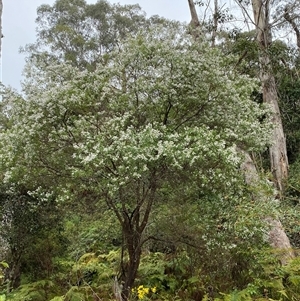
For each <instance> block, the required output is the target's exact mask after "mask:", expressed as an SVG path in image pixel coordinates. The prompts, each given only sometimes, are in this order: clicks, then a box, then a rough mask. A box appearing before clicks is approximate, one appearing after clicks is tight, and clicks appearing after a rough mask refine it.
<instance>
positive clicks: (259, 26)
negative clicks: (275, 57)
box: [252, 0, 288, 194]
mask: <svg viewBox="0 0 300 301" xmlns="http://www.w3.org/2000/svg"><path fill="white" fill-rule="evenodd" d="M269 5H270V1H269V0H266V1H262V0H252V8H253V13H254V21H255V25H256V31H257V37H256V39H257V43H258V45H259V48H260V79H261V82H262V89H263V100H264V102H265V103H267V104H268V105H269V106H270V108H271V112H272V123H273V125H274V129H273V133H272V145H271V146H270V148H269V153H270V163H271V171H272V174H273V177H274V183H275V185H276V187H277V189H278V191H279V193H280V194H282V192H283V191H284V185H285V182H286V180H287V177H288V157H287V151H286V141H285V135H284V131H283V126H282V121H281V114H280V110H279V105H278V93H277V90H276V82H275V77H274V75H273V73H272V66H271V61H270V57H269V55H268V48H269V45H270V43H271V40H272V37H271V32H270V28H269Z"/></svg>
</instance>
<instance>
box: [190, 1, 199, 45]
mask: <svg viewBox="0 0 300 301" xmlns="http://www.w3.org/2000/svg"><path fill="white" fill-rule="evenodd" d="M188 3H189V8H190V13H191V18H192V19H191V22H190V26H191V27H192V32H191V34H192V36H193V37H194V38H195V39H197V38H199V37H200V35H201V34H200V31H201V25H200V21H199V18H198V14H197V11H196V7H195V3H194V1H193V0H188Z"/></svg>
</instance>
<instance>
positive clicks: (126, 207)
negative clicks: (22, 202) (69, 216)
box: [0, 24, 269, 300]
mask: <svg viewBox="0 0 300 301" xmlns="http://www.w3.org/2000/svg"><path fill="white" fill-rule="evenodd" d="M185 31H186V28H185V27H182V26H180V25H179V24H177V25H176V26H175V25H174V27H173V28H167V27H164V26H156V27H154V28H152V30H151V31H146V32H145V31H144V32H141V33H139V34H137V35H136V37H135V38H131V39H129V40H127V41H126V42H124V43H122V44H120V46H119V47H118V48H117V49H115V50H113V51H112V52H111V53H109V54H107V57H106V60H105V62H103V64H100V65H98V67H97V68H96V69H95V71H94V72H89V71H87V70H81V69H80V68H76V67H74V66H72V65H70V64H59V65H50V66H48V67H47V68H45V69H44V72H43V73H40V72H37V73H36V74H35V73H34V71H36V69H34V70H33V72H32V74H31V76H32V77H33V80H32V83H33V84H32V85H31V86H30V87H29V86H27V89H26V90H25V91H24V92H25V93H26V94H27V95H25V98H23V97H21V96H17V95H10V94H9V93H8V94H7V95H6V99H8V103H10V106H11V110H10V120H11V124H12V126H11V128H9V129H7V130H5V131H3V132H2V133H1V139H0V141H1V162H2V167H3V175H4V176H3V181H5V182H15V181H17V182H18V183H24V185H26V184H27V185H31V186H32V187H34V185H42V184H43V182H44V183H45V184H47V185H48V187H49V189H51V190H54V191H56V193H57V194H58V195H60V198H61V199H62V200H64V199H72V195H73V194H74V192H76V191H77V192H78V191H93V193H94V195H95V197H97V198H98V199H99V200H100V201H103V202H105V203H106V205H107V206H108V207H109V208H110V209H111V210H112V212H114V214H115V215H116V217H117V219H118V221H119V224H120V227H121V230H122V233H123V237H124V241H125V245H126V251H127V254H128V262H127V263H126V264H125V263H124V265H123V266H122V267H121V279H122V280H123V281H124V286H123V291H122V296H123V298H124V299H125V300H127V299H128V297H129V294H130V290H131V288H132V286H133V284H134V280H135V278H136V275H137V270H138V267H139V263H140V257H141V254H142V249H143V245H144V243H145V242H146V241H147V240H148V239H149V237H147V235H146V234H145V229H146V227H147V225H148V222H149V218H150V216H151V213H152V210H153V207H154V206H155V205H156V204H158V203H159V202H164V203H167V202H168V198H169V195H168V193H167V191H168V189H178V190H181V191H184V190H189V189H198V190H199V191H201V192H202V193H204V192H206V193H210V194H212V195H216V196H220V195H222V194H228V193H229V191H231V189H234V190H235V189H238V187H236V185H238V184H237V183H238V181H237V179H238V178H239V176H240V172H239V168H238V167H239V165H240V154H239V153H238V152H237V151H236V149H237V146H238V147H239V148H241V149H243V150H245V151H250V150H257V151H260V150H262V149H264V148H265V147H266V145H267V143H268V137H269V130H268V129H269V123H268V118H263V117H265V116H266V114H267V110H266V109H264V108H263V107H261V106H260V105H259V104H257V103H255V102H253V101H252V100H251V97H250V96H251V93H252V92H253V90H254V89H255V88H256V87H257V86H256V84H257V83H256V82H255V81H253V80H251V79H250V78H248V77H247V76H241V75H239V74H237V73H236V72H235V70H234V69H233V68H231V67H230V66H231V65H230V63H231V62H232V58H231V57H230V56H226V57H224V56H223V55H222V54H221V53H220V52H219V50H218V49H211V48H210V47H208V46H207V44H206V42H205V41H203V42H202V43H194V42H193V39H192V38H191V37H190V36H189V35H186V34H185ZM199 54H201V55H199ZM35 76H36V77H37V78H35V79H34V77H35ZM34 83H35V84H34ZM172 198H173V194H172Z"/></svg>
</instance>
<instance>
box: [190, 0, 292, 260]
mask: <svg viewBox="0 0 300 301" xmlns="http://www.w3.org/2000/svg"><path fill="white" fill-rule="evenodd" d="M264 2H265V4H263V1H261V0H253V1H252V7H253V12H254V19H255V25H256V30H257V38H256V40H257V42H258V44H259V46H260V63H261V67H260V70H261V72H260V80H261V83H262V88H263V98H264V102H265V103H266V104H268V106H269V107H270V109H271V121H272V124H273V127H272V128H273V130H272V134H271V142H272V144H271V146H270V147H269V152H270V159H271V169H272V172H273V174H274V179H275V183H276V187H277V189H278V191H279V193H282V192H283V189H284V182H285V181H286V179H287V176H288V158H287V151H286V142H285V136H284V132H283V127H282V121H281V115H280V110H279V106H278V95H277V90H276V84H275V78H274V76H273V74H272V68H271V62H270V58H269V56H268V46H269V45H270V42H271V33H270V28H269V24H268V15H269V7H267V8H266V9H265V7H264V5H269V1H264ZM188 3H189V8H190V12H191V18H192V21H191V23H190V26H192V29H193V32H192V34H193V36H194V38H195V39H197V38H199V33H200V32H201V25H200V21H199V18H198V15H197V13H196V8H195V4H194V1H193V0H188ZM239 4H240V5H242V2H239ZM214 5H215V6H216V5H218V2H217V1H215V2H214ZM215 11H216V8H215ZM214 27H216V24H215V26H214ZM196 29H197V31H195V30H196ZM214 34H215V33H214V32H213V35H214ZM213 45H214V44H213ZM238 152H239V153H241V154H242V157H243V158H244V161H243V162H242V164H241V170H242V171H243V173H244V175H245V182H246V184H247V185H249V186H251V187H253V190H254V191H257V190H258V189H259V182H260V177H259V174H258V171H257V168H256V166H255V164H254V162H253V160H252V158H251V156H250V154H249V153H248V152H247V151H245V150H244V149H241V148H238ZM253 197H255V198H256V199H260V200H261V201H267V198H266V196H265V195H264V194H263V193H258V192H256V193H255V194H254V195H253ZM265 221H266V223H267V224H268V225H269V228H270V231H269V234H268V241H269V243H270V245H271V246H272V247H273V248H275V249H276V250H278V252H279V256H280V260H281V262H282V263H283V264H286V263H287V262H288V260H289V259H291V258H293V257H294V253H293V250H292V247H291V244H290V241H289V238H288V236H287V235H286V233H285V231H284V228H283V226H282V223H281V222H280V220H279V219H278V218H273V217H267V218H265Z"/></svg>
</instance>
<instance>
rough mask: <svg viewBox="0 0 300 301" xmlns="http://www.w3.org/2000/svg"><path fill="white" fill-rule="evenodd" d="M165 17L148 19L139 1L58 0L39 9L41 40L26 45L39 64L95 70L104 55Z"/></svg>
mask: <svg viewBox="0 0 300 301" xmlns="http://www.w3.org/2000/svg"><path fill="white" fill-rule="evenodd" d="M165 21H166V20H164V18H160V17H158V16H153V17H151V18H147V17H146V15H145V13H144V12H143V11H142V10H141V8H140V6H139V5H138V4H135V5H120V4H111V3H109V2H108V1H107V0H98V1H97V2H96V3H95V4H88V3H87V2H86V1H85V0H56V1H55V3H54V4H53V5H52V6H51V5H48V4H44V5H41V6H40V7H38V9H37V18H36V24H37V40H36V42H34V43H32V44H28V45H26V46H25V47H24V48H23V50H22V51H23V52H25V53H27V61H30V62H31V63H35V64H36V65H39V64H46V65H47V64H51V62H55V63H61V62H66V61H68V62H71V63H72V64H73V65H74V66H76V67H79V68H81V69H88V70H93V69H94V68H95V66H96V64H97V63H99V61H101V60H103V55H104V54H105V53H108V52H110V51H112V49H113V48H114V47H116V46H118V44H119V43H120V42H121V41H122V40H123V39H125V38H126V37H127V36H128V35H132V34H134V33H136V32H137V30H138V29H139V28H147V27H149V26H150V25H151V24H152V23H160V22H165Z"/></svg>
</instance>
